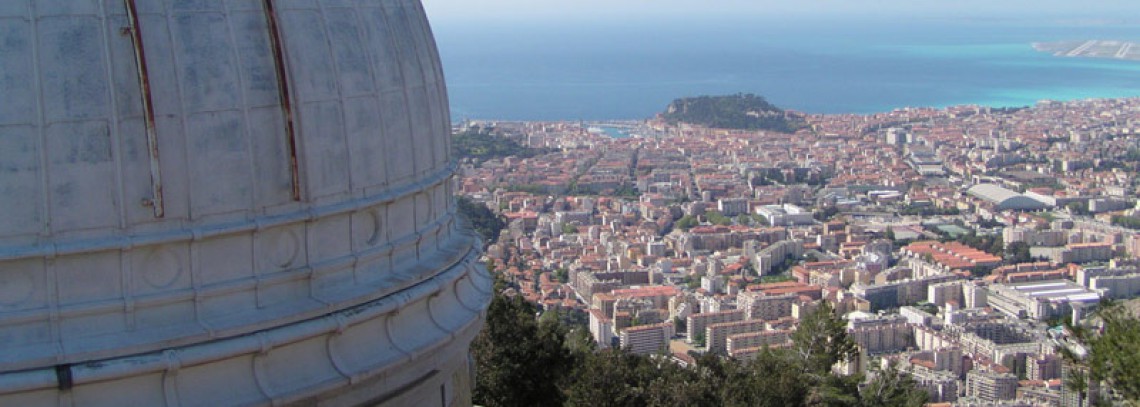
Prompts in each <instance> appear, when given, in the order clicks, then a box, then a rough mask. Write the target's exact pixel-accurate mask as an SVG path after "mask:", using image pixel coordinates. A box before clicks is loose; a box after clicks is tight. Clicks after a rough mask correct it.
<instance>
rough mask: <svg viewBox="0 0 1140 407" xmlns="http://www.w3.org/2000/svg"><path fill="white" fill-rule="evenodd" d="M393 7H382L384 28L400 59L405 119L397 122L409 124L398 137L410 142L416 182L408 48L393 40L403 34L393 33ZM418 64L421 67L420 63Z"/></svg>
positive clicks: (398, 67) (398, 63) (399, 67)
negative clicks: (406, 68) (397, 35)
mask: <svg viewBox="0 0 1140 407" xmlns="http://www.w3.org/2000/svg"><path fill="white" fill-rule="evenodd" d="M392 7H393V6H392V4H391V3H384V4H382V5H381V6H380V12H381V14H382V15H383V16H384V28H385V29H387V30H388V34H389V35H388V41H389V42H390V43H391V44H392V49H393V50H394V51H395V52H396V58H397V59H398V61H396V62H395V63H394V64H393V65H395V66H396V68H397V69H398V70H399V71H400V82H401V83H402V84H403V86H400V94H401V95H402V96H403V99H404V107H405V108H404V117H398V118H396V119H397V120H403V121H404V122H405V123H407V124H408V128H407V131H408V134H401V135H397V137H406V140H408V144H410V145H411V146H410V147H411V156H412V166H411V167H412V175H411V178H412V179H413V180H415V179H416V178H419V175H420V172H419V169H418V168H417V167H418V166H417V165H416V159H415V157H416V139H415V131H414V130H412V128H413V127H415V124H414V123H412V117H411V112H410V110H409V109H411V104H410V103H408V101H409V100H411V98H410V97H409V96H408V74H407V73H406V72H404V62H403V61H404V59H406V58H407V54H405V52H406V51H407V46H406V44H401V43H400V41H396V40H394V39H393V38H395V35H392V34H401V33H399V32H395V31H393V27H392V21H393V20H399V17H400V16H399V15H397V16H395V17H394V18H393V16H392V15H390V13H391V12H392ZM397 28H399V27H397ZM415 58H416V59H417V60H418V59H419V57H415ZM416 64H417V65H419V63H418V62H417V63H416ZM421 71H422V69H421ZM389 137H391V135H389ZM401 181H403V180H401ZM417 182H418V181H413V183H417Z"/></svg>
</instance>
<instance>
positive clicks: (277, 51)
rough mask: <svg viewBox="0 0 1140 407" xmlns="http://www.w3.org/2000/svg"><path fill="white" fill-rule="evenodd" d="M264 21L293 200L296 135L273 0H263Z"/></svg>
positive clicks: (296, 193)
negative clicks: (279, 104)
mask: <svg viewBox="0 0 1140 407" xmlns="http://www.w3.org/2000/svg"><path fill="white" fill-rule="evenodd" d="M263 4H264V7H265V23H266V24H267V25H268V26H269V46H270V47H271V48H272V50H273V67H274V69H275V71H276V72H277V90H278V93H279V95H280V101H281V113H282V115H283V116H284V118H285V139H286V142H287V143H288V146H289V174H290V178H291V179H292V180H293V200H294V201H300V200H301V171H300V168H298V165H299V164H298V163H297V136H296V133H295V132H296V130H295V128H294V124H293V99H292V96H291V95H290V94H289V76H288V74H287V72H286V70H285V50H284V49H283V48H282V47H283V46H282V44H281V29H280V28H279V27H278V26H277V11H276V8H275V7H274V5H273V0H263Z"/></svg>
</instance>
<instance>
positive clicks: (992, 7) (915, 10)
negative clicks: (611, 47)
mask: <svg viewBox="0 0 1140 407" xmlns="http://www.w3.org/2000/svg"><path fill="white" fill-rule="evenodd" d="M422 1H423V3H424V6H425V7H426V8H427V12H428V17H429V18H431V19H432V20H433V21H448V22H450V21H455V20H465V21H495V20H518V19H534V18H553V17H558V18H571V19H590V18H607V19H611V18H638V17H648V18H654V17H681V16H689V17H715V16H722V15H731V16H757V17H763V16H769V17H778V16H789V17H801V16H810V17H837V16H851V15H872V16H890V15H901V16H914V17H938V16H948V17H1018V16H1029V15H1038V16H1039V15H1048V16H1056V17H1065V16H1067V15H1071V16H1072V17H1075V18H1120V19H1133V20H1134V19H1140V2H1138V1H1137V0H1091V1H1090V0H1085V1H1078V0H422Z"/></svg>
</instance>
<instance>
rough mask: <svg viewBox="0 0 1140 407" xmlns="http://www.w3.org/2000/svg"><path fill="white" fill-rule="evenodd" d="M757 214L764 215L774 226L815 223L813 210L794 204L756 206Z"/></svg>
mask: <svg viewBox="0 0 1140 407" xmlns="http://www.w3.org/2000/svg"><path fill="white" fill-rule="evenodd" d="M756 214H758V215H760V216H763V217H764V219H767V220H768V223H769V224H771V225H772V226H796V225H812V224H815V218H813V217H812V212H811V211H809V210H806V209H804V208H801V207H799V206H796V205H792V204H783V205H765V206H760V207H757V208H756Z"/></svg>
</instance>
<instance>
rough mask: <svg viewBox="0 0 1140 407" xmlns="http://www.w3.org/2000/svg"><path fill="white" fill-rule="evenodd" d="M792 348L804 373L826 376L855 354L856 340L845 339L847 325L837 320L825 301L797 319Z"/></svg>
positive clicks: (829, 305)
mask: <svg viewBox="0 0 1140 407" xmlns="http://www.w3.org/2000/svg"><path fill="white" fill-rule="evenodd" d="M792 343H793V345H792V348H793V349H794V350H795V351H796V354H797V355H798V356H799V358H800V359H801V360H802V362H803V364H804V365H803V367H804V369H805V371H806V372H809V373H812V374H815V375H820V376H822V375H825V374H827V373H828V372H830V371H831V366H832V365H834V364H835V363H837V362H839V361H843V360H847V359H849V358H851V357H852V356H854V355H855V354H856V350H857V349H856V345H855V341H853V340H851V338H850V337H848V336H847V323H846V322H844V321H843V320H842V319H840V318H839V317H837V316H836V315H835V313H834V311H833V309H832V308H831V304H830V303H829V302H827V301H821V302H820V305H819V307H818V308H816V309H815V310H814V311H812V312H810V313H808V314H807V315H806V316H804V317H803V318H801V319H800V327H799V329H796V331H795V333H793V334H792Z"/></svg>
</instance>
